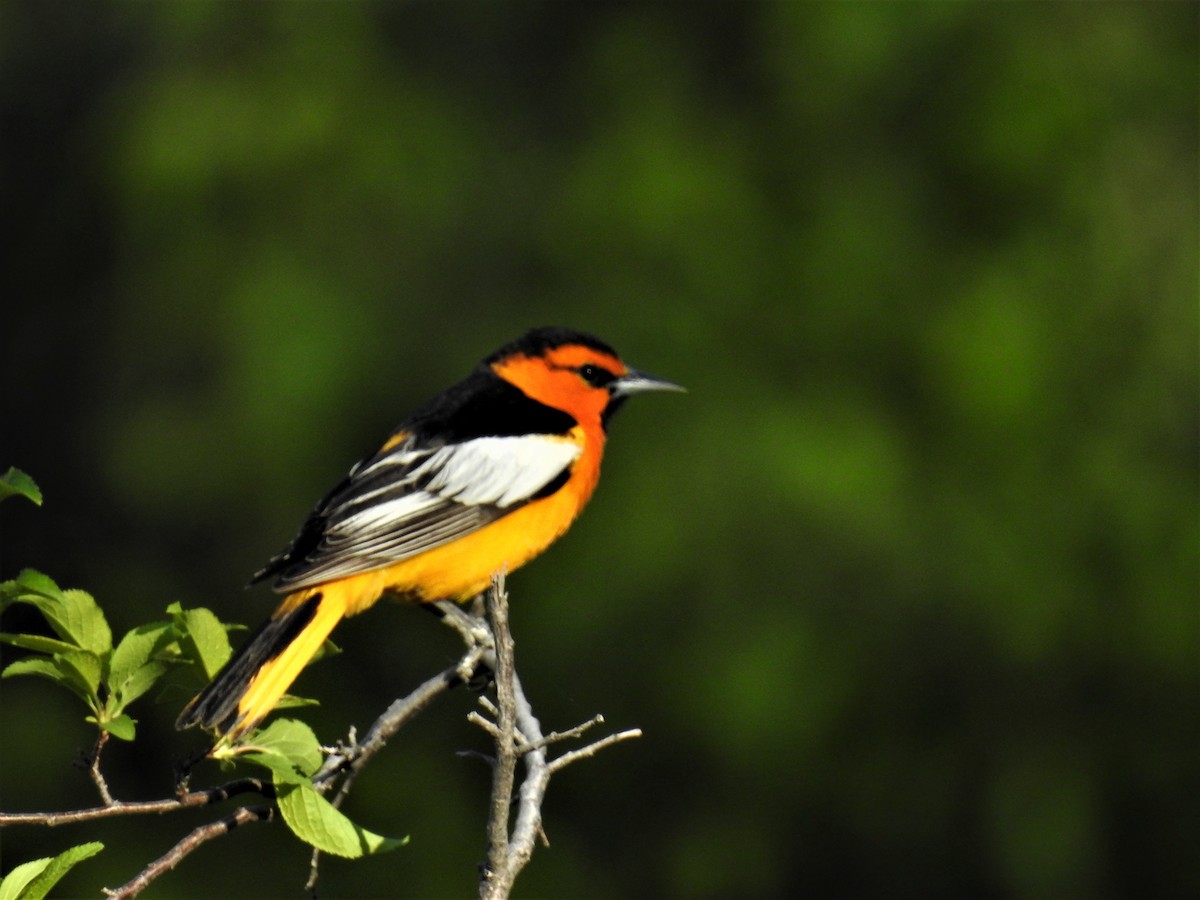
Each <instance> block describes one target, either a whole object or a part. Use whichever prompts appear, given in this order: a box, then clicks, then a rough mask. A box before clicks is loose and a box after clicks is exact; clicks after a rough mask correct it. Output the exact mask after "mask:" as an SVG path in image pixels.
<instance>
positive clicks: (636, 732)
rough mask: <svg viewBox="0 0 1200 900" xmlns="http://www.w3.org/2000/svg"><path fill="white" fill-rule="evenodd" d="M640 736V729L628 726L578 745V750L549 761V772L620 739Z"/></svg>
mask: <svg viewBox="0 0 1200 900" xmlns="http://www.w3.org/2000/svg"><path fill="white" fill-rule="evenodd" d="M641 736H642V729H640V728H630V729H629V730H628V731H619V732H617V733H616V734H610V735H609V736H608V737H605V738H601V739H600V740H598V741H595V742H594V743H591V744H588V745H587V746H586V747H580V748H579V749H578V750H572V751H571V752H570V753H564V754H563V755H562V756H560V757H558V758H557V759H555V760H554V761H553V762H551V763H550V774H551V775H553V774H554V773H555V772H558V771H560V770H562V769H565V768H566V767H567V766H569V765H570V764H571V763H573V762H578V761H579V760H581V759H587V758H589V757H592V756H595V755H596V754H597V753H599V752H600V751H601V750H603V749H604V748H605V747H611V746H612V745H613V744H617V743H620V742H621V741H628V740H631V739H632V738H640V737H641Z"/></svg>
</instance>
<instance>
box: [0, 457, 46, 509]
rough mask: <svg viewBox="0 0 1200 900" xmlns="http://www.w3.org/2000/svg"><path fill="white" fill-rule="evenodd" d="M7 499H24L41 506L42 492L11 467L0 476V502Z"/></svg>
mask: <svg viewBox="0 0 1200 900" xmlns="http://www.w3.org/2000/svg"><path fill="white" fill-rule="evenodd" d="M9 497H24V498H26V499H27V500H31V501H32V502H33V503H35V504H37V505H38V506H41V505H42V492H41V491H40V490H39V489H38V486H37V484H36V483H34V480H33V479H32V478H30V477H29V476H28V475H26V474H25V473H24V472H22V471H21V470H20V469H14V468H13V467H12V466H9V469H8V471H7V472H5V473H4V474H3V475H0V500H7V499H8V498H9Z"/></svg>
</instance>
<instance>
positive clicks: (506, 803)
mask: <svg viewBox="0 0 1200 900" xmlns="http://www.w3.org/2000/svg"><path fill="white" fill-rule="evenodd" d="M14 471H15V470H10V472H9V473H8V474H6V475H4V476H2V477H0V500H3V499H5V498H6V497H8V496H26V497H27V498H29V499H31V500H34V501H35V502H39V501H40V500H41V494H40V492H38V491H37V487H36V485H34V484H33V482H32V479H29V478H28V476H24V475H23V473H17V474H16V476H15V477H14V475H13V472H14ZM14 485H15V487H14ZM12 604H28V605H30V606H33V607H34V608H36V609H37V610H38V611H39V613H41V615H42V617H43V618H44V619H45V621H46V623H47V626H48V630H49V631H51V632H52V633H53V637H51V636H48V635H36V634H5V633H0V642H3V643H5V644H9V645H11V646H14V647H18V648H20V649H22V650H25V651H27V654H28V655H27V656H26V657H24V658H22V659H18V660H16V661H15V662H12V663H10V664H9V665H8V666H7V667H6V668H4V669H3V671H2V672H0V678H10V677H14V676H20V675H34V676H38V677H42V678H46V679H49V680H51V681H52V682H54V683H56V684H58V685H60V686H61V687H63V688H65V689H67V690H68V691H70V692H71V693H72V694H74V695H75V696H76V697H78V698H79V699H80V700H81V701H83V703H84V705H85V707H86V709H87V715H86V719H87V721H88V722H90V723H92V724H93V725H95V726H96V728H97V736H96V740H95V743H94V745H93V746H92V748H91V749H90V750H89V751H87V752H86V753H85V754H83V759H82V763H81V766H82V768H84V769H85V770H86V772H87V773H88V776H89V777H90V779H91V780H92V782H93V784H94V785H95V787H96V791H97V794H98V795H99V799H100V804H99V805H98V806H95V807H91V808H87V809H76V810H69V811H59V812H30V813H9V812H0V828H3V827H12V826H28V825H41V826H47V827H53V826H56V825H62V824H67V823H81V822H92V821H99V820H104V819H109V818H113V817H116V816H130V815H147V814H156V815H162V814H166V813H171V812H175V811H178V810H182V809H189V808H196V807H204V806H217V805H218V804H223V803H226V802H227V801H230V800H234V799H235V798H241V797H244V796H245V795H248V794H253V795H256V796H257V797H259V798H261V800H260V801H252V802H246V803H242V802H240V801H239V805H238V806H236V807H235V808H234V809H233V810H232V811H231V812H226V813H224V814H223V815H221V816H220V817H219V818H217V819H215V820H214V821H212V822H209V823H207V824H205V825H201V826H200V827H198V828H195V829H194V830H193V831H191V832H190V833H188V834H187V835H185V836H184V837H183V838H181V839H180V840H179V841H177V842H176V843H175V845H174V846H173V847H172V848H171V849H170V850H169V851H168V852H167V853H165V854H163V855H162V856H160V857H159V858H158V859H156V860H154V861H153V862H151V863H150V864H148V865H147V866H146V867H145V868H144V869H143V870H142V871H141V872H139V873H138V874H137V875H135V876H134V877H133V878H132V879H130V880H129V881H128V882H127V883H126V884H124V885H122V886H120V887H118V888H115V889H113V890H106V891H105V893H106V894H108V895H109V896H110V897H117V898H130V897H135V896H137V895H138V894H139V893H140V892H141V891H143V890H144V889H145V888H146V887H147V886H149V885H150V884H151V883H153V882H154V881H155V880H156V879H157V878H158V877H160V876H161V875H162V874H164V873H166V872H168V871H170V870H171V869H173V868H175V867H176V866H177V865H179V864H180V863H181V862H183V861H184V860H185V859H186V858H187V857H188V856H190V855H191V854H192V853H193V852H195V851H196V850H198V849H199V848H200V847H201V846H203V845H204V844H206V843H208V842H210V841H213V840H215V839H218V838H221V837H224V836H226V835H228V834H229V833H230V832H232V831H233V830H235V829H236V828H238V827H240V826H241V825H245V824H250V823H252V822H271V821H276V820H282V821H283V822H284V824H285V825H286V826H287V827H288V829H289V830H290V831H291V832H292V833H293V834H295V835H296V836H297V837H298V838H300V839H301V840H302V841H304V842H305V843H307V844H309V845H310V846H311V847H313V855H312V860H311V864H310V869H309V874H308V882H307V884H306V888H307V889H308V890H309V891H310V892H311V893H312V894H313V895H315V892H316V885H317V881H318V875H319V864H320V858H321V854H323V853H332V854H334V855H337V856H342V857H348V858H357V857H361V856H364V855H368V854H373V853H379V852H383V851H385V850H391V849H394V848H396V847H400V846H403V845H404V844H405V843H407V840H408V839H407V838H399V839H397V838H387V837H383V836H381V835H378V834H375V833H373V832H371V831H368V830H367V829H365V828H363V827H361V826H359V825H357V824H356V823H354V822H353V821H351V820H350V819H349V818H347V817H346V816H345V815H344V814H343V813H342V812H341V809H340V808H341V807H342V805H343V804H344V802H345V801H346V799H347V797H348V796H349V793H350V790H351V787H352V786H353V784H354V782H355V780H356V778H357V777H358V776H359V775H360V774H361V773H362V771H363V770H364V768H365V767H366V766H367V765H368V764H369V763H370V761H371V760H372V759H373V758H374V757H375V756H376V755H377V754H378V753H379V752H380V751H381V750H382V749H383V748H384V746H386V744H387V742H388V741H389V740H390V739H391V738H392V737H393V736H394V735H395V734H396V733H397V732H398V731H399V730H400V729H401V728H402V727H404V725H406V724H407V723H408V722H409V721H411V720H412V719H413V718H414V717H415V716H416V715H418V714H419V713H420V712H421V711H423V710H424V709H426V708H428V707H429V705H430V704H431V703H433V702H434V701H435V700H436V699H437V698H438V697H440V696H441V695H442V694H444V693H446V692H447V691H449V690H450V689H451V688H453V687H455V686H456V685H459V684H464V683H469V684H472V685H475V686H480V687H486V686H487V685H488V684H489V683H491V682H493V681H494V687H495V693H496V700H495V702H492V701H491V700H489V699H488V698H487V697H486V696H483V695H481V696H480V698H479V703H480V705H481V708H482V710H483V711H482V713H481V712H478V711H475V712H472V713H470V714H469V715H468V717H467V718H468V720H469V721H470V722H472V723H473V724H475V725H477V726H478V727H480V728H482V729H483V730H484V731H486V732H487V733H488V734H489V735H490V736H491V738H492V740H493V744H494V747H495V752H494V755H493V756H485V757H484V758H485V759H486V760H487V762H488V763H489V764H490V765H491V767H492V771H493V785H492V792H491V801H490V804H489V808H488V809H489V812H488V827H487V834H488V846H487V850H486V861H485V862H484V863H483V865H482V866H481V868H480V871H481V873H482V874H481V879H480V883H479V895H480V897H481V898H489V900H491V898H502V897H507V896H508V895H509V893H510V892H511V889H512V886H513V883H514V882H515V880H516V878H517V876H518V874H519V873H520V872H521V871H522V869H523V868H524V867H525V866H526V865H527V863H528V862H529V859H530V858H531V856H532V854H533V851H534V848H535V844H536V842H537V839H538V838H539V837H541V838H543V840H544V837H545V836H544V833H543V831H542V817H541V806H542V802H543V799H544V797H545V794H546V789H547V787H548V786H549V782H550V778H551V776H552V775H554V774H556V773H557V772H559V771H561V770H562V769H563V768H565V767H566V766H567V765H570V764H571V763H574V762H577V761H579V760H581V759H586V758H588V757H590V756H592V755H594V754H595V753H597V752H599V751H600V750H602V749H604V748H605V747H607V746H611V745H612V744H614V743H617V742H620V741H624V740H627V739H629V738H633V737H637V736H639V735H640V733H641V732H640V731H638V730H630V731H623V732H619V733H616V734H612V735H609V736H607V737H605V738H602V739H600V740H597V741H595V742H593V743H591V744H588V745H586V746H584V747H582V748H579V749H576V750H573V751H570V752H567V753H563V754H561V755H560V756H558V757H556V758H554V759H550V757H549V753H548V751H549V749H550V748H551V747H552V746H555V745H557V744H560V743H561V742H564V741H567V740H573V739H579V738H581V737H583V736H584V735H585V734H586V733H587V732H588V731H589V730H590V729H592V728H594V727H595V726H596V725H599V724H600V723H602V722H603V718H602V717H601V716H596V717H594V718H593V719H591V720H590V721H588V722H585V723H583V724H581V725H578V726H576V727H574V728H570V729H566V730H564V731H561V732H552V733H551V734H549V735H544V734H543V733H542V730H541V726H540V724H539V722H538V720H537V718H536V716H535V715H534V714H533V710H532V707H531V706H530V703H529V701H528V699H527V698H526V695H525V693H524V689H523V688H522V685H521V682H520V679H519V678H518V677H517V674H516V669H515V663H514V642H513V638H512V634H511V631H510V630H509V625H508V595H507V592H506V591H505V587H504V576H503V573H500V574H498V575H497V576H496V577H495V578H494V579H493V582H492V587H491V589H490V590H489V591H488V592H486V598H485V597H484V596H481V597H479V598H476V601H475V603H474V604H473V606H472V610H471V611H470V612H468V611H466V610H464V609H462V608H460V607H458V606H456V605H454V604H450V603H441V604H434V605H433V606H432V607H431V608H432V609H433V610H434V611H435V612H437V613H438V614H439V616H440V617H441V619H442V621H443V622H444V623H445V624H447V625H448V626H449V627H452V628H454V629H455V630H456V631H457V632H458V633H459V635H460V636H461V637H462V639H463V643H464V650H463V653H462V656H461V657H460V658H459V659H458V660H457V661H456V662H455V663H454V664H453V665H451V666H448V667H447V668H446V669H444V670H443V671H441V672H438V673H437V674H435V675H434V676H432V677H430V678H429V679H427V680H426V681H424V682H423V683H422V684H420V685H418V686H417V687H416V688H415V689H414V690H412V691H411V692H410V693H408V694H407V695H405V696H403V697H401V698H399V699H397V700H396V701H394V702H393V703H392V704H391V705H390V706H389V707H388V708H387V709H386V710H385V711H384V712H383V713H382V714H381V715H380V716H379V718H378V719H376V721H375V722H374V723H373V724H372V725H371V727H370V728H369V729H368V730H367V732H366V734H365V736H364V737H363V739H362V740H361V741H359V740H357V736H356V734H355V732H354V730H353V729H352V730H351V731H350V733H349V735H348V736H347V738H346V739H345V740H344V741H342V742H341V743H340V744H338V745H337V746H336V747H333V748H328V747H322V746H321V745H320V743H319V742H318V741H317V738H316V736H315V735H314V734H313V732H312V730H311V728H309V727H308V726H307V725H306V724H304V723H303V722H300V721H298V720H295V719H288V718H280V719H275V720H273V721H272V722H270V723H269V724H267V725H266V726H265V727H263V728H261V729H259V730H256V731H254V732H252V733H251V734H250V735H248V736H247V737H246V738H244V739H243V740H242V741H241V742H239V743H238V744H235V745H232V746H231V745H229V744H226V743H224V742H218V743H216V744H215V745H213V746H211V747H209V748H208V749H207V750H206V751H205V752H204V753H203V754H199V755H197V756H196V757H194V758H193V759H191V760H188V761H185V762H183V763H181V764H180V765H178V766H177V767H176V772H177V785H176V793H175V795H174V796H173V797H167V798H162V799H159V800H148V801H136V802H130V801H122V800H119V799H117V798H114V797H113V796H112V794H111V792H110V790H109V788H108V784H107V782H106V780H105V778H104V775H103V773H102V768H101V761H102V752H103V750H104V747H105V745H106V744H107V742H108V741H109V740H110V739H111V738H116V739H118V740H122V741H132V740H134V739H135V737H136V726H137V721H136V720H135V719H134V718H132V717H131V716H130V714H129V712H128V708H129V707H130V705H131V704H133V703H134V702H135V701H138V700H140V699H141V698H143V697H144V696H146V695H147V693H148V692H149V691H150V690H151V688H153V687H154V686H156V685H157V684H159V683H160V682H161V681H162V680H163V679H164V678H166V677H168V676H171V675H172V674H174V673H182V674H184V675H190V676H191V677H192V678H193V679H194V680H196V681H198V682H200V683H203V682H204V681H207V680H208V679H210V678H211V677H212V676H213V674H214V673H215V672H216V671H217V670H218V669H219V668H220V667H221V666H222V665H223V664H224V663H225V661H226V660H227V659H228V658H229V656H230V654H231V649H230V645H229V639H228V632H229V631H230V630H233V628H234V627H236V626H229V625H226V624H223V623H222V622H220V621H219V620H218V619H217V617H216V616H215V615H213V614H212V613H211V612H210V611H209V610H206V609H188V610H185V609H182V608H181V607H179V606H178V605H177V604H173V605H171V606H170V607H168V608H167V614H168V618H166V619H165V620H162V621H158V622H152V623H149V624H147V625H142V626H138V627H136V628H133V629H131V630H130V631H129V632H127V633H126V634H125V635H124V636H123V637H122V638H121V640H120V641H118V642H117V643H116V644H115V645H114V644H113V636H112V630H111V628H110V627H109V624H108V622H107V619H106V618H105V616H104V614H103V612H102V610H101V609H100V607H99V605H98V604H97V603H96V601H95V600H94V599H93V598H92V597H91V595H89V594H87V593H86V592H84V591H81V590H77V589H62V588H60V587H59V586H58V585H57V584H55V583H54V581H53V580H51V579H50V578H48V577H47V576H45V575H43V574H41V573H39V572H35V571H33V570H29V569H27V570H25V571H23V572H21V573H20V574H19V575H18V576H17V577H16V578H15V579H12V580H10V581H5V582H0V611H3V609H4V608H5V607H7V606H9V605H12ZM307 702H309V701H303V700H300V699H298V698H286V700H285V702H284V703H281V704H280V705H281V706H286V705H290V706H296V705H304V704H305V703H307ZM472 755H477V754H472ZM205 757H209V758H213V759H216V760H219V761H222V762H223V763H224V764H226V765H232V766H239V765H250V766H253V767H257V768H258V769H259V770H265V772H266V773H269V778H268V777H239V778H236V779H234V780H231V781H228V782H226V783H224V784H220V785H216V786H213V787H207V788H201V789H195V790H193V789H191V788H190V787H189V780H190V773H191V770H192V768H193V767H194V765H195V764H196V763H197V762H199V761H200V759H203V758H205ZM518 764H520V766H521V767H522V769H523V773H524V774H523V780H522V781H521V783H520V786H519V787H518V785H517V770H518ZM330 798H332V799H330ZM510 823H511V827H510ZM102 847H103V845H102V844H100V843H98V842H90V843H87V844H83V845H80V846H77V847H73V848H71V849H69V850H67V851H65V852H64V853H61V854H59V855H58V856H56V857H53V858H46V859H43V860H35V861H32V862H30V863H26V864H24V865H22V866H18V867H17V868H15V869H14V870H13V871H12V872H10V873H9V875H8V876H7V877H6V878H5V879H4V880H3V881H0V900H18V898H19V900H36V898H39V897H42V896H45V893H46V892H47V891H48V890H49V889H50V887H52V886H53V884H54V883H55V882H57V880H58V879H59V878H61V877H62V875H63V874H65V873H66V871H68V870H69V869H70V867H71V866H73V865H74V864H75V863H76V862H79V861H81V860H83V859H86V858H87V857H89V856H91V855H93V854H95V853H97V852H99V851H100V850H101V849H102Z"/></svg>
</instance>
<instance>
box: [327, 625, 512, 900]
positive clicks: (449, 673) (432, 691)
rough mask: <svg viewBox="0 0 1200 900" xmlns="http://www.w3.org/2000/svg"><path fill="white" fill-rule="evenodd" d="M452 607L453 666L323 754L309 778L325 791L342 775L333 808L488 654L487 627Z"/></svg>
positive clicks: (466, 678)
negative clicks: (458, 641) (457, 652)
mask: <svg viewBox="0 0 1200 900" xmlns="http://www.w3.org/2000/svg"><path fill="white" fill-rule="evenodd" d="M451 608H452V610H453V612H447V611H446V609H445V608H443V609H441V610H440V614H441V618H442V621H443V622H446V623H447V624H449V625H450V626H451V627H453V628H454V629H455V630H456V631H458V633H459V634H460V635H461V636H462V638H463V640H464V641H465V642H466V644H467V650H466V652H465V653H463V655H462V657H461V658H460V659H459V660H458V662H456V663H455V664H454V665H452V666H450V667H449V668H446V669H444V670H442V671H441V672H440V673H438V674H437V675H435V676H434V677H432V678H430V679H429V680H427V681H426V682H425V683H423V684H421V685H420V686H419V687H417V689H416V690H414V691H412V692H411V693H410V694H409V695H408V696H406V697H401V698H400V699H398V700H396V701H394V702H393V703H392V705H391V706H389V707H388V708H387V709H386V710H384V712H383V714H382V715H381V716H380V717H379V718H378V719H376V720H375V722H374V723H373V724H372V725H371V727H370V729H369V730H368V731H367V735H366V737H365V738H364V739H363V740H362V741H361V742H357V741H354V740H353V737H352V738H351V740H350V742H349V744H348V746H346V747H343V748H339V749H338V750H335V751H333V752H332V753H330V754H329V755H327V756H326V757H325V763H324V764H323V765H322V766H321V769H320V771H318V772H317V774H316V775H314V776H313V779H312V781H313V785H314V787H316V789H317V790H318V791H322V792H324V791H326V790H328V789H329V788H330V787H332V786H333V782H334V780H335V779H336V778H337V777H338V776H339V775H344V780H343V781H342V784H341V786H340V787H339V788H338V791H337V793H336V794H335V795H334V797H333V800H332V801H331V802H332V803H333V805H334V807H340V806H341V805H342V803H343V802H345V800H346V796H347V795H348V794H349V793H350V788H351V786H352V785H353V784H354V781H355V779H357V778H358V776H359V774H360V773H361V772H362V771H363V769H364V768H365V767H366V765H367V763H369V762H370V761H371V758H372V757H373V756H375V754H376V753H378V752H379V751H380V750H382V749H383V748H384V746H385V745H386V744H387V742H388V740H390V739H391V738H392V736H393V735H395V733H396V732H397V731H399V730H400V729H401V728H403V727H404V725H405V724H406V723H407V722H408V721H409V720H411V719H412V718H414V717H415V716H416V715H417V714H418V713H420V712H421V711H422V710H424V709H425V708H426V707H427V706H429V704H430V703H432V702H433V701H434V700H435V699H437V698H438V697H440V696H441V695H442V694H444V693H446V692H447V691H448V690H450V688H452V687H454V686H455V685H456V684H460V683H464V682H467V681H469V680H470V678H471V675H472V674H473V673H474V672H475V670H476V668H478V666H479V664H480V663H481V662H484V661H486V660H488V659H489V658H490V657H491V655H492V636H491V633H490V632H488V631H487V630H486V628H484V629H482V630H481V629H480V628H479V626H478V623H475V624H464V622H465V620H464V618H462V617H466V614H465V613H463V612H462V610H460V609H459V608H458V607H457V606H453V605H451ZM467 618H469V617H467ZM320 861H321V851H320V850H318V849H316V848H315V847H314V848H313V852H312V855H311V857H310V858H309V866H308V880H307V881H306V882H305V884H304V889H305V890H306V891H308V892H309V893H310V894H313V895H314V896H315V893H316V886H317V878H318V872H319V867H320Z"/></svg>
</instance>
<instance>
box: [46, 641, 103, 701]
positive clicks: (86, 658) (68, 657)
mask: <svg viewBox="0 0 1200 900" xmlns="http://www.w3.org/2000/svg"><path fill="white" fill-rule="evenodd" d="M54 661H55V662H56V663H60V664H61V668H62V670H63V671H64V672H65V673H66V674H68V676H72V677H76V678H77V679H78V681H77V684H79V685H80V686H81V687H84V688H86V690H87V700H88V701H89V702H90V703H91V704H92V708H93V709H97V708H99V705H100V668H101V666H100V658H99V657H98V656H96V655H95V654H94V653H89V652H88V651H86V650H72V651H70V652H69V653H59V654H56V655H55V656H54Z"/></svg>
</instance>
